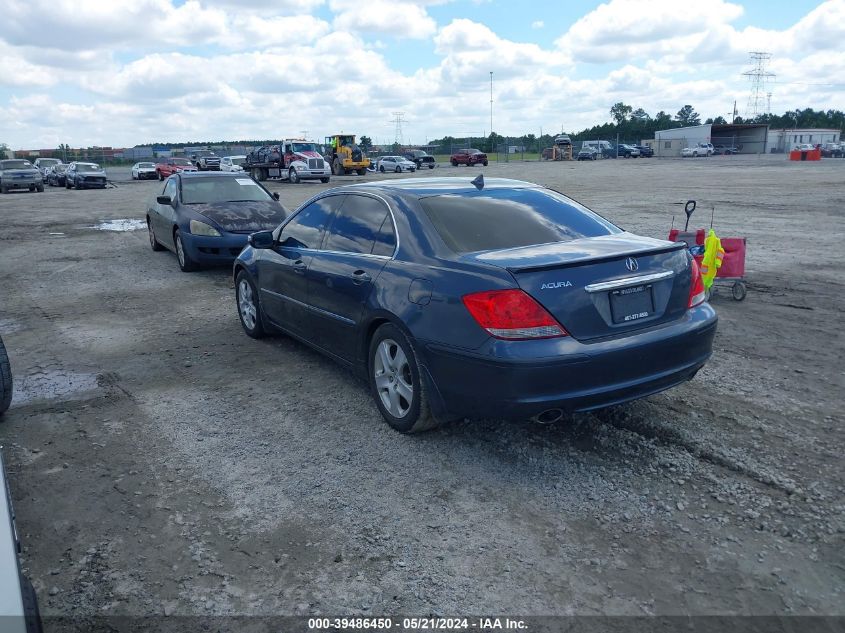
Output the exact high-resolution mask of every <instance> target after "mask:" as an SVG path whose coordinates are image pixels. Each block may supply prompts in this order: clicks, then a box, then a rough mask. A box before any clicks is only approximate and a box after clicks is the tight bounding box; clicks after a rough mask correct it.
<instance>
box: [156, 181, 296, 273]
mask: <svg viewBox="0 0 845 633" xmlns="http://www.w3.org/2000/svg"><path fill="white" fill-rule="evenodd" d="M159 186H161V185H159ZM286 216H287V212H286V211H285V208H284V207H283V206H282V205H281V204H280V203H279V194H277V193H274V194H271V193H270V192H269V191H267V190H266V189H265V188H264V187H262V186H261V185H260V184H258V183H257V182H255V181H254V180H253V179H252V178H250V177H249V176H247V175H245V174H237V173H224V172H219V171H218V172H179V173H175V174H173V175H172V176H170V177H169V178H168V179H167V180H166V181H165V183H164V187H163V188H162V189H161V191H160V192H159V193H158V194H157V195H156V196H155V197H154V198H153V199H151V200H150V201H149V203H148V204H147V218H146V219H147V232H148V234H149V238H150V246H151V247H152V249H153V250H154V251H160V250H163V249H164V248H168V249H170V250H172V251H173V252H174V253H176V260H177V261H178V262H179V268H181V269H182V270H183V271H184V272H191V271H193V270H197V269H198V268H200V267H201V266H213V265H218V264H230V263H231V262H232V260H234V259H235V257H237V256H238V253H240V252H241V249H243V247H244V246H246V242H247V236H249V234H250V233H254V232H255V231H261V230H264V229H273V228H275V227H277V226H279V223H280V222H281V221H282V220H284V219H285V217H286Z"/></svg>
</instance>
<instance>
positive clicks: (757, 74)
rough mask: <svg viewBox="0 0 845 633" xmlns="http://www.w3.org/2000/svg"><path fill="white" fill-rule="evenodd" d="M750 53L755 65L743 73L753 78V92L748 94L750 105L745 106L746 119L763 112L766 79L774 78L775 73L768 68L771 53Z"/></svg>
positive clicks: (753, 117) (755, 116) (752, 62)
mask: <svg viewBox="0 0 845 633" xmlns="http://www.w3.org/2000/svg"><path fill="white" fill-rule="evenodd" d="M748 55H749V58H750V61H751V64H752V65H753V66H754V67H753V68H752V69H751V70H748V71H746V72H744V73H742V74H743V75H744V76H745V77H748V78H749V79H750V80H751V94H749V95H748V106H747V107H746V108H745V117H746V119H755V118H757V117H758V116H759V115H761V114H763V109H764V108H765V105H766V102H765V93H766V81H768V80H770V79H772V78H774V77H775V74H774V73H770V72H769V71H767V70H766V64H768V63H769V60H770V59H771V58H772V54H771V53H766V52H764V51H751V52H750V53H748Z"/></svg>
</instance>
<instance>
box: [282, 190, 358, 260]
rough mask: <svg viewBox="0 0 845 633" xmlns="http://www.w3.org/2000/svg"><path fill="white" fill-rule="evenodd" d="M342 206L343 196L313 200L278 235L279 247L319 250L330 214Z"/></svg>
mask: <svg viewBox="0 0 845 633" xmlns="http://www.w3.org/2000/svg"><path fill="white" fill-rule="evenodd" d="M342 204H343V196H327V197H325V198H320V199H319V200H315V201H314V202H312V203H311V204H309V205H308V206H307V207H305V208H304V209H302V211H300V212H299V213H297V214H296V215H295V216H294V218H293V219H292V220H291V221H290V222H288V223H287V224H286V225H285V227H284V228H283V229H282V232H281V234H280V235H279V245H280V246H290V247H292V248H320V241H321V240H322V238H323V232H324V231H325V230H326V227H327V226H328V223H329V221H330V220H331V217H332V214H333V213H334V212H335V210H336V209H337V208H338V207H340V205H342Z"/></svg>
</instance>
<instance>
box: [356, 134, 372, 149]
mask: <svg viewBox="0 0 845 633" xmlns="http://www.w3.org/2000/svg"><path fill="white" fill-rule="evenodd" d="M358 145H359V146H360V147H361V149H362V150H364V151H365V152H369V151H370V150H371V149H373V139H371V138H370V137H369V136H363V135H362V136H361V139H360V140H359V142H358Z"/></svg>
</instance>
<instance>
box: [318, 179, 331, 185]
mask: <svg viewBox="0 0 845 633" xmlns="http://www.w3.org/2000/svg"><path fill="white" fill-rule="evenodd" d="M320 182H321V183H323V184H324V185H325V184H326V183H327V182H329V178H320Z"/></svg>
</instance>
